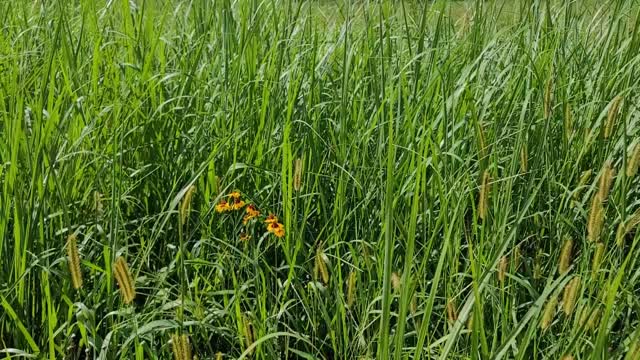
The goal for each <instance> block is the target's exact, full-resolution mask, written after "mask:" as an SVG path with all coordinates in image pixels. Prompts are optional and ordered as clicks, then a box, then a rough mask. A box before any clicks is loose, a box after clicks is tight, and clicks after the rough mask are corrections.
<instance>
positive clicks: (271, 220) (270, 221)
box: [264, 214, 278, 224]
mask: <svg viewBox="0 0 640 360" xmlns="http://www.w3.org/2000/svg"><path fill="white" fill-rule="evenodd" d="M264 222H265V224H273V223H277V222H278V218H277V217H276V216H275V215H273V214H269V216H267V218H266V219H265V220H264Z"/></svg>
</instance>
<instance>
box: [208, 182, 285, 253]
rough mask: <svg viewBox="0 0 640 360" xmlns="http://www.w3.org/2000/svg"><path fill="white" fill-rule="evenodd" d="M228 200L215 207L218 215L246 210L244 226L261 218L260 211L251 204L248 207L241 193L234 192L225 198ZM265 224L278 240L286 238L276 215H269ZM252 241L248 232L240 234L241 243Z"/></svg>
mask: <svg viewBox="0 0 640 360" xmlns="http://www.w3.org/2000/svg"><path fill="white" fill-rule="evenodd" d="M225 198H228V199H229V201H227V200H226V199H221V200H220V202H218V204H216V206H215V211H216V212H217V213H224V212H227V211H232V210H240V209H242V208H244V209H245V213H246V214H245V215H244V217H243V218H242V224H243V225H245V226H246V225H247V224H248V223H249V222H250V221H251V220H253V219H256V218H258V217H259V216H260V214H261V213H260V210H258V208H257V207H256V206H255V205H254V204H249V205H246V203H245V202H244V200H242V194H240V191H237V190H234V191H233V192H231V193H230V194H229V195H227V196H225ZM245 205H246V207H245ZM264 223H265V224H267V231H268V232H270V233H272V234H273V235H275V236H276V237H278V238H281V237H284V225H283V224H282V223H279V222H278V218H277V217H276V216H275V215H274V214H269V216H267V217H266V218H265V220H264ZM249 239H251V235H249V234H248V233H246V232H242V233H241V234H240V240H241V241H248V240H249Z"/></svg>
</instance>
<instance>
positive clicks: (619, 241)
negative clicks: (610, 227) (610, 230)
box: [616, 222, 627, 247]
mask: <svg viewBox="0 0 640 360" xmlns="http://www.w3.org/2000/svg"><path fill="white" fill-rule="evenodd" d="M626 236H627V227H626V225H625V224H624V222H621V223H619V224H618V230H616V245H618V246H620V247H622V246H623V245H624V238H625V237H626Z"/></svg>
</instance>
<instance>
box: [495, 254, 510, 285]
mask: <svg viewBox="0 0 640 360" xmlns="http://www.w3.org/2000/svg"><path fill="white" fill-rule="evenodd" d="M508 266H509V259H508V258H507V257H506V256H503V257H501V258H500V262H499V263H498V281H500V284H502V285H504V279H505V277H506V274H507V267H508Z"/></svg>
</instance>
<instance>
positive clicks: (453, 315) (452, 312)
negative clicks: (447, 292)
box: [447, 299, 458, 325]
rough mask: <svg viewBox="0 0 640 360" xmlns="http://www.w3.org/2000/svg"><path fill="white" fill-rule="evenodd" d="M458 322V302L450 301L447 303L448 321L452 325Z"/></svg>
mask: <svg viewBox="0 0 640 360" xmlns="http://www.w3.org/2000/svg"><path fill="white" fill-rule="evenodd" d="M456 320H458V311H457V310H456V302H455V300H454V299H449V301H447V321H449V324H450V325H453V323H455V322H456Z"/></svg>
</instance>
